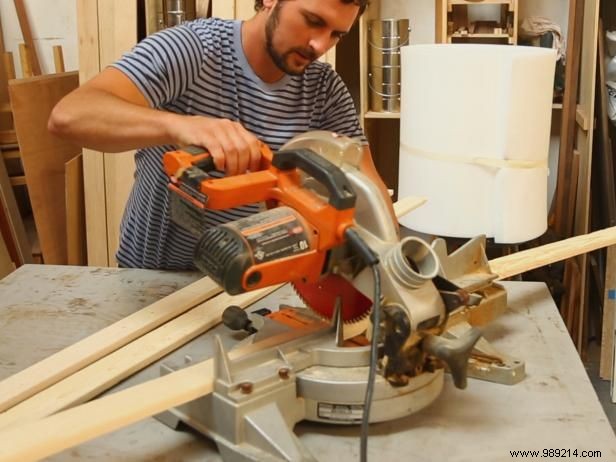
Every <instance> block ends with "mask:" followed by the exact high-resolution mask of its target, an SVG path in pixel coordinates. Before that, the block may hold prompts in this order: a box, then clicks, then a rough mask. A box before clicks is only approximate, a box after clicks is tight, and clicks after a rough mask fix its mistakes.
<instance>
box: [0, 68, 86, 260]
mask: <svg viewBox="0 0 616 462" xmlns="http://www.w3.org/2000/svg"><path fill="white" fill-rule="evenodd" d="M78 83H79V79H78V75H77V72H68V73H64V74H53V75H48V76H40V77H32V78H30V79H19V80H12V81H11V82H10V83H9V94H10V97H11V105H12V107H13V117H14V120H15V129H16V131H17V138H18V141H19V147H20V151H21V159H22V162H23V166H24V172H25V175H26V181H27V183H28V193H29V196H30V202H31V204H32V212H33V214H34V221H35V223H36V229H37V231H38V234H39V242H40V244H41V251H42V253H43V260H44V261H45V263H48V264H66V262H67V253H66V201H65V189H64V164H65V163H66V162H67V161H69V160H71V159H72V158H73V157H75V156H76V155H77V154H79V153H80V152H81V148H80V147H79V146H76V145H74V144H72V143H70V142H68V141H65V140H62V139H60V138H58V137H56V136H54V135H52V134H51V133H50V132H49V131H48V130H47V120H48V119H49V115H50V114H51V110H52V109H53V107H54V106H55V105H56V104H57V102H58V101H60V99H61V98H62V97H63V96H64V95H66V94H68V93H69V92H70V91H72V90H74V89H75V88H77V86H78Z"/></svg>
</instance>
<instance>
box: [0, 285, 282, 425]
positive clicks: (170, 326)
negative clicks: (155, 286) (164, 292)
mask: <svg viewBox="0 0 616 462" xmlns="http://www.w3.org/2000/svg"><path fill="white" fill-rule="evenodd" d="M278 287H279V286H272V287H267V288H264V289H260V290H255V291H252V292H247V293H244V294H241V295H238V296H232V295H228V294H226V293H222V294H220V295H218V296H217V297H214V298H212V299H210V300H207V301H205V302H203V303H201V304H200V305H198V306H196V307H195V308H193V309H192V310H190V311H188V312H187V313H184V314H182V315H181V316H179V317H177V318H175V319H173V320H171V321H169V322H167V323H166V324H164V325H163V326H161V327H159V328H157V329H155V330H153V331H151V332H149V333H148V334H146V335H144V336H142V337H140V338H138V339H136V340H134V341H133V342H131V343H129V344H128V345H126V346H124V347H122V348H120V349H118V350H116V351H114V352H113V353H111V354H109V355H107V356H106V357H104V358H102V359H100V360H98V361H97V362H95V363H93V364H91V365H90V366H88V367H86V368H84V369H82V370H80V371H78V372H76V373H74V374H73V375H71V376H70V377H67V378H66V379H64V380H62V381H61V382H58V383H56V384H55V385H53V386H51V387H49V388H47V389H46V390H43V391H41V392H40V393H38V394H37V395H35V396H33V397H32V398H30V399H28V400H26V401H23V402H22V403H20V404H18V405H17V406H15V407H13V408H12V409H9V410H8V411H6V412H4V413H2V414H0V429H5V428H8V427H10V426H13V425H18V424H21V423H25V422H28V421H32V420H35V419H41V418H43V417H47V416H49V415H51V414H54V413H56V412H59V411H62V410H64V409H67V408H69V407H72V406H75V405H77V404H81V403H83V402H85V401H88V400H89V399H92V398H94V397H96V396H98V395H99V394H101V393H102V392H104V391H105V390H108V389H109V388H111V387H112V386H114V385H115V384H117V383H119V382H120V381H122V380H124V379H125V378H127V377H130V376H131V375H132V374H134V373H135V372H137V371H139V370H141V369H143V368H144V367H146V366H148V365H150V364H152V363H153V362H154V361H157V360H158V359H160V358H162V357H163V356H165V355H167V354H169V353H171V352H172V351H174V350H176V349H177V348H179V347H181V346H182V345H184V344H186V343H187V342H189V341H190V340H192V339H194V338H195V337H198V336H199V335H201V334H203V333H204V332H206V331H208V330H209V329H211V328H212V327H214V326H215V325H217V324H219V323H220V322H221V318H222V313H223V311H224V310H225V309H226V308H227V307H228V306H230V305H236V306H240V307H242V308H246V307H247V306H249V305H251V304H253V303H255V302H256V301H257V300H259V299H260V298H263V297H265V296H266V295H268V294H270V293H271V292H273V291H274V290H276V289H277V288H278Z"/></svg>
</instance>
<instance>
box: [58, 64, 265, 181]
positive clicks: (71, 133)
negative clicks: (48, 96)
mask: <svg viewBox="0 0 616 462" xmlns="http://www.w3.org/2000/svg"><path fill="white" fill-rule="evenodd" d="M48 128H49V131H50V132H52V133H54V134H55V135H57V136H60V137H62V138H66V139H69V140H71V141H73V142H74V143H76V144H79V145H81V146H84V147H87V148H91V149H95V150H98V151H103V152H122V151H127V150H131V149H138V148H142V147H147V146H156V145H162V144H172V145H178V146H187V145H196V146H201V147H204V148H206V149H207V150H209V151H210V153H211V154H212V156H213V157H214V160H215V162H216V166H217V168H219V169H221V170H225V171H226V172H227V174H229V175H234V174H237V173H243V172H245V171H246V170H247V169H250V170H253V171H254V170H257V169H258V168H259V162H260V151H259V142H258V140H257V138H256V137H255V136H254V135H253V134H252V133H250V132H248V131H247V130H246V129H245V128H244V127H242V125H241V124H239V123H237V122H233V121H231V120H227V119H215V118H210V117H204V116H192V115H181V114H175V113H171V112H167V111H162V110H158V109H153V108H151V107H149V104H148V102H147V100H146V97H145V96H144V95H143V93H142V92H141V91H140V90H139V89H138V88H137V86H136V85H135V84H134V83H133V82H132V80H130V79H129V78H128V77H127V76H126V75H125V74H124V73H122V72H121V71H120V70H118V69H115V68H111V67H110V68H107V69H105V70H104V71H103V72H101V73H100V74H99V75H98V76H96V77H94V78H93V79H92V80H90V81H88V82H86V83H85V84H84V85H82V86H81V87H79V88H77V89H76V90H74V91H73V92H71V93H69V94H68V95H66V96H65V97H64V98H63V99H62V100H61V101H60V102H59V103H58V104H57V105H56V107H55V108H54V109H53V111H52V113H51V117H50V118H49V123H48Z"/></svg>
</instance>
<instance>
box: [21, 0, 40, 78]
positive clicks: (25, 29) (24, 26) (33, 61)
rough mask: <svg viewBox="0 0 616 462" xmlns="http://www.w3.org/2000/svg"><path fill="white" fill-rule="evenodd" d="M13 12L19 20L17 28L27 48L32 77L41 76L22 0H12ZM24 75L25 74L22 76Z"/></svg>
mask: <svg viewBox="0 0 616 462" xmlns="http://www.w3.org/2000/svg"><path fill="white" fill-rule="evenodd" d="M14 3H15V10H16V11H17V19H18V20H19V27H20V28H21V33H22V35H23V37H24V42H26V46H27V47H28V62H29V63H30V64H29V66H28V67H29V68H31V69H32V72H33V74H34V75H41V74H42V72H41V64H40V62H39V59H38V54H37V52H36V46H35V45H34V38H33V37H32V29H31V28H30V21H29V20H28V12H27V11H26V6H25V5H24V0H14ZM24 75H25V74H24Z"/></svg>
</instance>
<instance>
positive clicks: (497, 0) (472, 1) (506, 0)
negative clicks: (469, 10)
mask: <svg viewBox="0 0 616 462" xmlns="http://www.w3.org/2000/svg"><path fill="white" fill-rule="evenodd" d="M511 2H512V0H480V1H477V0H447V4H448V5H510V6H511Z"/></svg>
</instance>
